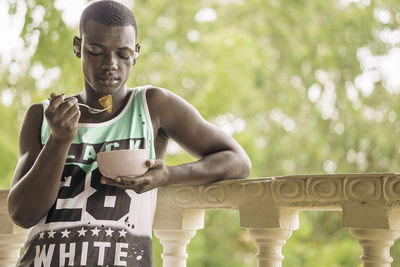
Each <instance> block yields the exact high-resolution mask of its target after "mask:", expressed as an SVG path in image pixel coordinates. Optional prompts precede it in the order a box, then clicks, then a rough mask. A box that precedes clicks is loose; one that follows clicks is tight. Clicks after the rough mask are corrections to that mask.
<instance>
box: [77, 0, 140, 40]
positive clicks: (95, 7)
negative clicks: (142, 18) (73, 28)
mask: <svg viewBox="0 0 400 267" xmlns="http://www.w3.org/2000/svg"><path fill="white" fill-rule="evenodd" d="M90 20H93V21H96V22H98V23H101V24H103V25H107V26H129V25H132V26H133V27H134V28H135V39H136V38H137V25H136V20H135V16H134V15H133V13H132V11H131V10H130V9H129V8H127V7H126V6H124V5H123V4H121V3H118V2H116V1H113V0H102V1H98V2H94V3H92V4H90V5H89V6H87V7H86V8H85V9H84V10H83V12H82V15H81V20H80V23H79V32H80V36H81V37H82V35H83V33H84V32H85V26H86V24H87V23H88V21H90Z"/></svg>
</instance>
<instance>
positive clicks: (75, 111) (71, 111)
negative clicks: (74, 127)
mask: <svg viewBox="0 0 400 267" xmlns="http://www.w3.org/2000/svg"><path fill="white" fill-rule="evenodd" d="M78 113H80V111H79V107H78V105H77V104H75V105H73V106H72V107H71V108H70V109H69V110H67V112H66V113H65V115H64V118H65V120H66V121H72V118H74V117H76V116H77V115H78Z"/></svg>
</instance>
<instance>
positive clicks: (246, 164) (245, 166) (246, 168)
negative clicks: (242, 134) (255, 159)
mask: <svg viewBox="0 0 400 267" xmlns="http://www.w3.org/2000/svg"><path fill="white" fill-rule="evenodd" d="M250 172H251V161H250V158H249V156H247V154H245V155H244V156H243V158H242V177H241V178H247V177H249V175H250Z"/></svg>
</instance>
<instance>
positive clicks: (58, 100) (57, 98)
mask: <svg viewBox="0 0 400 267" xmlns="http://www.w3.org/2000/svg"><path fill="white" fill-rule="evenodd" d="M50 97H51V99H50V103H49V106H48V107H47V108H48V109H49V110H50V111H55V110H56V109H57V108H58V107H59V106H60V105H61V104H62V103H63V96H62V95H56V94H54V93H52V94H51V95H50Z"/></svg>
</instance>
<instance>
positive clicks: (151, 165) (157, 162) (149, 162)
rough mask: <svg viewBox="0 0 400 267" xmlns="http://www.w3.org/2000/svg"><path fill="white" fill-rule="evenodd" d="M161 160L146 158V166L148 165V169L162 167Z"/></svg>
mask: <svg viewBox="0 0 400 267" xmlns="http://www.w3.org/2000/svg"><path fill="white" fill-rule="evenodd" d="M163 164H164V163H163V161H162V160H161V159H156V160H154V159H148V160H146V166H147V167H149V168H150V169H155V168H159V167H162V165H163Z"/></svg>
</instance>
